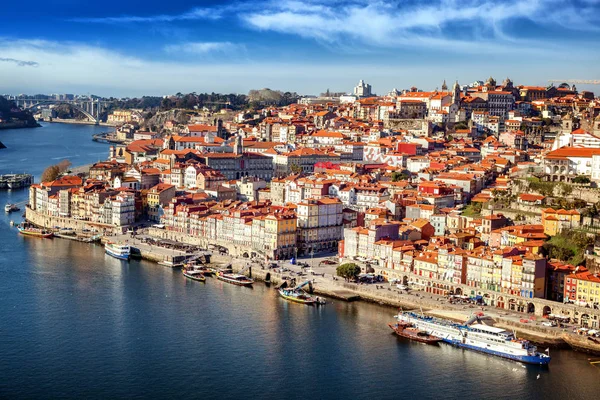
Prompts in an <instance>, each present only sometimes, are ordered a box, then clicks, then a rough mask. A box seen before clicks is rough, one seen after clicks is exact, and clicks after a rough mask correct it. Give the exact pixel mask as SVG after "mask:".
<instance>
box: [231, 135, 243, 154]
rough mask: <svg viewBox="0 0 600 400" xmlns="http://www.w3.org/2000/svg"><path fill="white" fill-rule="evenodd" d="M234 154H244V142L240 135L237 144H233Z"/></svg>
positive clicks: (236, 138) (237, 136) (237, 137)
mask: <svg viewBox="0 0 600 400" xmlns="http://www.w3.org/2000/svg"><path fill="white" fill-rule="evenodd" d="M233 152H234V153H235V154H242V153H243V152H244V142H243V139H242V137H241V136H240V135H236V137H235V143H234V144H233Z"/></svg>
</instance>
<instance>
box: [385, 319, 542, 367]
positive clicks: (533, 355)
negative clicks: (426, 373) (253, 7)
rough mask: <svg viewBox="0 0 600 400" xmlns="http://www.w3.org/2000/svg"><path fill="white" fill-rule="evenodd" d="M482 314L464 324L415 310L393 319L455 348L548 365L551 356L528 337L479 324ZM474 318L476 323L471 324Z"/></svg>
mask: <svg viewBox="0 0 600 400" xmlns="http://www.w3.org/2000/svg"><path fill="white" fill-rule="evenodd" d="M482 316H483V313H477V314H474V315H473V316H471V318H469V319H468V320H467V321H466V322H465V323H463V324H460V323H456V322H452V321H449V320H446V319H442V318H434V317H429V316H425V315H421V314H417V313H414V312H401V313H398V315H396V316H395V318H396V319H397V320H398V322H399V323H403V324H411V325H413V326H414V327H415V328H417V329H419V330H422V331H425V332H427V333H428V334H429V335H432V336H436V337H439V338H441V339H442V341H443V342H446V343H449V344H452V345H454V346H457V347H462V348H465V349H468V350H475V351H478V352H481V353H486V354H491V355H494V356H498V357H502V358H507V359H510V360H514V361H520V362H523V363H526V364H537V365H547V364H548V363H550V360H551V358H550V355H549V354H546V353H539V352H538V351H537V348H536V347H535V346H534V345H533V344H531V343H530V342H528V341H527V340H523V339H519V338H517V337H515V335H514V334H513V333H512V332H509V331H506V330H504V329H502V328H497V327H494V326H488V325H484V324H482V323H480V322H479V321H480V318H481V317H482ZM475 321H478V323H477V324H474V323H473V322H475Z"/></svg>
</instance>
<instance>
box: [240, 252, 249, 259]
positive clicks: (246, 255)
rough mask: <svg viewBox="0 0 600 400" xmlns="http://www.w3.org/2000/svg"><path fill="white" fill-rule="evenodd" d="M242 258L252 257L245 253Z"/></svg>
mask: <svg viewBox="0 0 600 400" xmlns="http://www.w3.org/2000/svg"><path fill="white" fill-rule="evenodd" d="M242 256H243V257H244V258H249V257H250V255H248V252H245V253H244V254H243V255H242Z"/></svg>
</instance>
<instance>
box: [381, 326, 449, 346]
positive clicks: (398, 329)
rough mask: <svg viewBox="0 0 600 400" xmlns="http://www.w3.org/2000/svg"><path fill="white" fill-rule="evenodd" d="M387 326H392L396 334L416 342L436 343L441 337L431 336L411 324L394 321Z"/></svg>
mask: <svg viewBox="0 0 600 400" xmlns="http://www.w3.org/2000/svg"><path fill="white" fill-rule="evenodd" d="M388 326H389V327H390V328H392V330H393V331H394V332H395V333H396V335H398V336H401V337H403V338H407V339H410V340H414V341H416V342H421V343H426V344H436V343H438V342H441V341H442V339H440V338H439V337H436V336H432V335H430V334H429V333H427V332H425V331H422V330H419V329H417V328H415V327H413V326H412V325H411V324H402V323H396V324H388Z"/></svg>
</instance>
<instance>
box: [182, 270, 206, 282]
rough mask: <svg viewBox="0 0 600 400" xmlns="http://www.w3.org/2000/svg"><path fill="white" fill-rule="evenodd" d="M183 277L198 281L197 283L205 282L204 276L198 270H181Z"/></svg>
mask: <svg viewBox="0 0 600 400" xmlns="http://www.w3.org/2000/svg"><path fill="white" fill-rule="evenodd" d="M182 273H183V276H185V277H186V278H188V279H191V280H193V281H198V282H206V277H205V276H204V274H203V273H202V272H200V271H198V270H187V269H185V268H184V269H183V270H182Z"/></svg>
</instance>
